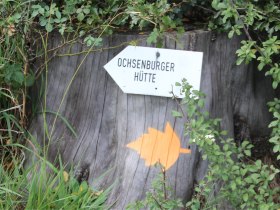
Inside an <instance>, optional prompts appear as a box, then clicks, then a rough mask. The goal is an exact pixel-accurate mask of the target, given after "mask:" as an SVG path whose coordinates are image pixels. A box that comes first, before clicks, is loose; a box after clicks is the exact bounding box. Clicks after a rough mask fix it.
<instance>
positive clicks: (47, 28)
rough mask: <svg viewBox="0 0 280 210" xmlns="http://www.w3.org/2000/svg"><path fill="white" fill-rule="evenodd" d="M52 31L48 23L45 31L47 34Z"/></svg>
mask: <svg viewBox="0 0 280 210" xmlns="http://www.w3.org/2000/svg"><path fill="white" fill-rule="evenodd" d="M52 30H53V26H52V24H50V23H48V24H47V25H46V31H47V32H52Z"/></svg>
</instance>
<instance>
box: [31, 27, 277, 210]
mask: <svg viewBox="0 0 280 210" xmlns="http://www.w3.org/2000/svg"><path fill="white" fill-rule="evenodd" d="M145 37H146V35H125V34H116V35H113V36H110V37H107V38H104V43H103V46H102V48H103V49H100V50H97V51H95V52H91V53H90V54H89V55H88V56H87V58H86V59H85V62H84V63H83V64H82V66H81V68H80V70H79V71H78V73H77V74H76V77H75V79H74V80H73V83H72V84H71V86H70V88H69V91H68V92H67V94H66V95H65V99H64V101H63V102H62V104H61V107H60V103H61V100H62V98H63V94H64V93H65V91H66V90H67V86H68V84H69V81H70V80H71V78H72V76H73V74H75V70H76V69H77V66H78V65H79V64H80V62H81V61H82V59H83V58H84V56H85V54H79V52H81V51H83V50H86V49H87V48H86V47H84V46H82V45H81V44H79V43H76V44H74V45H72V46H71V47H69V46H68V47H64V48H62V49H60V50H59V51H58V52H56V56H55V58H54V59H53V60H52V61H51V62H50V63H49V65H48V82H47V87H46V92H47V96H46V99H47V100H46V107H47V111H53V112H56V111H59V114H60V115H61V116H63V117H64V118H66V119H67V120H68V121H69V123H70V124H71V125H72V126H73V127H74V128H75V130H76V132H77V137H75V136H74V135H73V134H72V132H71V131H70V130H69V128H68V127H67V126H66V125H65V123H64V122H63V121H62V120H61V119H60V118H59V117H58V118H57V120H56V122H55V124H54V123H53V121H54V118H55V115H53V114H48V113H46V115H47V121H46V123H47V125H48V130H49V132H50V133H51V130H52V129H53V132H52V135H51V140H50V141H51V142H49V143H50V145H49V150H48V157H49V159H50V160H51V161H54V160H55V158H56V157H57V155H58V154H60V155H61V157H62V160H63V162H64V164H68V165H74V166H75V168H76V169H77V171H78V175H77V178H78V179H80V180H87V181H88V182H89V184H90V185H94V186H98V187H101V188H106V187H109V186H113V189H112V191H111V193H110V196H109V198H108V201H107V202H108V203H109V204H113V203H114V206H113V207H112V208H113V209H124V208H125V206H126V205H127V204H129V203H130V202H133V201H135V200H139V199H142V198H143V197H144V196H145V193H146V192H147V191H148V190H149V189H150V188H151V181H152V180H153V179H154V178H155V176H156V175H157V174H158V173H159V171H160V170H159V168H155V167H147V166H145V162H144V160H143V159H141V158H140V156H139V154H138V153H137V152H136V151H134V150H132V149H129V148H127V147H126V145H127V144H128V143H130V142H132V141H134V140H136V139H137V138H139V137H140V136H141V135H142V134H144V133H147V132H148V128H149V127H151V128H155V129H157V130H159V131H162V132H163V131H164V129H165V126H166V124H167V122H170V125H171V127H172V128H173V129H174V130H175V132H176V133H177V135H178V137H179V139H180V140H181V147H183V148H188V146H189V147H190V149H191V154H181V155H180V156H179V158H178V160H177V161H176V163H175V164H174V165H173V166H172V167H171V168H170V169H169V170H168V171H167V172H166V176H167V181H168V184H169V185H171V187H173V189H174V191H175V194H176V196H177V197H179V198H182V199H183V200H184V201H187V200H189V199H190V198H191V196H192V194H193V188H194V185H195V184H196V183H197V182H198V181H199V180H200V179H202V178H203V176H204V175H205V172H206V170H207V162H205V161H202V159H201V156H200V153H199V152H198V150H197V148H196V146H195V145H189V144H188V141H189V140H188V139H187V138H186V137H185V136H184V121H185V120H186V119H183V118H182V119H178V118H177V119H175V118H174V117H172V114H171V111H172V110H178V111H179V107H178V105H177V103H176V102H175V101H174V100H172V99H171V98H166V97H156V96H145V95H131V94H125V93H123V92H122V91H121V89H120V88H119V87H118V86H117V84H116V83H115V82H114V81H113V80H112V79H111V77H110V76H109V75H108V74H107V73H106V71H105V70H104V68H103V66H104V65H105V64H106V63H107V62H108V61H109V60H111V59H112V58H113V57H114V56H115V55H117V54H118V53H119V52H120V51H121V50H122V49H123V48H124V47H125V46H126V45H127V44H128V43H129V42H130V41H133V40H139V39H140V41H139V42H138V44H137V45H139V46H147V44H146V42H145V39H143V38H145ZM243 38H244V37H234V38H233V39H232V40H229V39H228V38H227V36H226V35H218V36H216V37H214V36H213V34H212V32H208V31H190V32H186V33H185V34H184V35H183V36H182V37H181V38H180V40H178V41H174V40H173V39H171V38H169V36H166V38H165V40H164V48H168V49H183V50H194V51H201V52H203V67H202V76H201V78H202V80H201V88H200V90H201V91H202V92H204V93H206V95H207V98H206V107H205V109H206V110H207V111H208V112H209V113H210V116H211V117H218V118H221V119H222V124H221V126H222V128H223V129H226V130H227V131H228V132H229V136H230V137H234V133H235V131H236V128H235V126H234V125H235V124H236V120H240V119H242V122H243V121H244V122H245V124H246V125H247V126H248V127H249V128H250V129H249V130H250V132H249V135H250V136H267V135H269V130H268V129H267V125H268V123H269V121H270V120H271V116H270V115H269V113H268V111H267V107H266V103H267V101H269V100H271V99H272V98H273V97H274V94H275V93H274V91H273V90H272V88H271V81H270V79H269V78H264V76H263V73H261V72H258V71H256V67H255V66H254V65H253V64H250V65H240V66H236V64H235V61H236V54H235V52H236V50H237V49H238V48H239V47H240V41H241V40H242V39H243ZM61 41H62V39H61V38H60V37H59V36H57V35H53V37H51V39H49V48H50V49H51V48H54V47H57V46H58V45H59V44H60V43H61ZM123 43H126V44H123ZM117 46H119V47H117ZM65 53H72V54H74V53H78V54H77V55H72V56H62V57H60V56H58V55H59V54H65ZM186 70H187V66H186ZM178 82H180V81H178ZM42 103H43V99H42ZM59 107H60V109H59ZM58 109H59V110H58ZM43 124H44V122H43V117H42V114H39V115H38V116H36V117H35V119H34V120H33V121H32V123H31V131H32V134H33V135H34V137H35V139H37V140H38V142H39V143H40V144H41V145H44V139H47V138H44V132H45V130H44V126H43ZM53 125H54V127H52V126H53ZM46 141H48V140H46ZM45 143H46V142H45ZM102 175H104V176H102ZM101 176H102V178H100V179H99V177H101Z"/></svg>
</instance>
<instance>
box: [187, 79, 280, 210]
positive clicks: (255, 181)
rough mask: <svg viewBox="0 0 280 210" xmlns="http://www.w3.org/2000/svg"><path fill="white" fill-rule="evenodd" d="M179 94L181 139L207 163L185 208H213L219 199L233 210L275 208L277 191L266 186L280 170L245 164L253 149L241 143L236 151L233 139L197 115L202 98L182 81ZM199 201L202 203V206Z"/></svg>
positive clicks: (216, 122) (201, 114)
mask: <svg viewBox="0 0 280 210" xmlns="http://www.w3.org/2000/svg"><path fill="white" fill-rule="evenodd" d="M182 91H183V93H184V94H185V97H184V99H183V100H182V107H183V106H185V107H184V108H185V113H184V115H185V116H186V117H187V118H188V121H187V122H186V123H185V135H186V136H189V138H190V143H195V144H196V145H197V146H198V148H199V150H200V151H201V152H202V157H203V159H207V160H208V163H209V170H208V173H207V175H206V177H205V179H204V180H203V181H201V182H200V183H199V185H198V186H197V187H196V188H195V191H196V193H197V196H195V197H193V199H192V200H191V201H190V202H188V204H187V207H190V208H191V209H201V208H213V207H214V206H215V205H217V204H218V203H219V199H218V198H222V199H225V200H228V201H229V202H230V204H231V205H232V206H233V207H235V208H236V209H277V208H279V204H277V203H276V201H275V198H276V199H277V195H278V194H279V193H280V190H279V189H277V188H272V187H271V186H270V184H271V183H272V182H273V180H274V179H275V178H276V174H278V173H279V172H280V170H279V169H275V168H274V167H273V166H272V165H271V166H268V165H266V164H264V163H262V162H261V161H260V160H257V161H255V162H250V161H246V159H248V157H250V155H251V148H252V147H253V146H252V145H251V144H250V143H249V142H248V141H243V142H242V144H241V146H240V147H238V146H237V145H236V144H235V142H234V141H233V139H230V138H226V139H225V134H226V132H225V131H220V129H219V122H220V120H219V119H209V117H208V113H207V112H201V111H200V110H201V109H202V108H203V106H204V105H203V104H204V103H203V100H204V97H205V96H204V94H202V93H201V92H199V91H197V90H192V87H191V86H190V85H189V84H188V83H187V82H186V80H183V81H182ZM182 114H183V113H182ZM217 142H219V143H220V144H221V145H222V146H220V145H219V144H218V143H217ZM217 183H221V188H220V189H219V190H218V196H217V197H214V196H212V193H213V190H214V189H213V186H214V185H216V184H217ZM202 200H204V201H205V200H206V203H203V202H202ZM278 202H279V200H278ZM260 207H261V208H260Z"/></svg>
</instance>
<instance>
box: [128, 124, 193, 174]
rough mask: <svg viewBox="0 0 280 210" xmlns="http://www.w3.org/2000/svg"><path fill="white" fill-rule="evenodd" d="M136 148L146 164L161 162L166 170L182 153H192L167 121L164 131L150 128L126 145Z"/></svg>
mask: <svg viewBox="0 0 280 210" xmlns="http://www.w3.org/2000/svg"><path fill="white" fill-rule="evenodd" d="M126 146H127V147H129V148H131V149H134V150H136V151H137V152H138V153H139V154H140V157H141V158H143V159H145V165H146V166H151V165H154V164H156V163H157V162H159V163H160V164H161V165H162V166H163V167H164V170H168V169H169V168H170V167H171V166H172V165H173V164H174V163H175V162H176V161H177V159H178V157H179V154H180V153H191V150H189V149H184V148H181V146H180V139H179V138H178V136H177V134H176V133H175V132H174V130H173V129H172V127H171V125H170V123H169V122H167V124H166V127H165V131H164V133H163V132H161V131H159V130H156V129H154V128H148V133H145V134H143V135H142V136H140V137H139V138H138V139H136V140H135V141H133V142H131V143H129V144H127V145H126Z"/></svg>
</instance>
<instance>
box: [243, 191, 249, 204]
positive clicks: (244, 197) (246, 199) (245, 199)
mask: <svg viewBox="0 0 280 210" xmlns="http://www.w3.org/2000/svg"><path fill="white" fill-rule="evenodd" d="M242 198H243V200H244V201H245V202H247V201H248V198H249V196H248V194H247V193H245V194H243V196H242Z"/></svg>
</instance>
